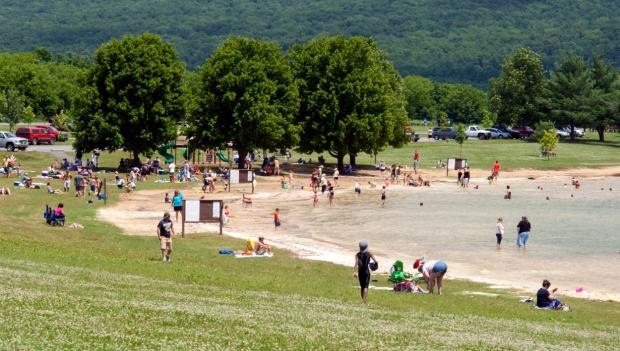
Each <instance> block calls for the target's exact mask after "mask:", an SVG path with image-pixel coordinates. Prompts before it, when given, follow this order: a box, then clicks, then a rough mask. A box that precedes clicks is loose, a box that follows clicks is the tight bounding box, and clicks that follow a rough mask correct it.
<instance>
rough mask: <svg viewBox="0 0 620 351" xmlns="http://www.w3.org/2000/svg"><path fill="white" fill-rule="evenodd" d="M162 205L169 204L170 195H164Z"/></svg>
mask: <svg viewBox="0 0 620 351" xmlns="http://www.w3.org/2000/svg"><path fill="white" fill-rule="evenodd" d="M164 203H165V204H169V203H170V194H168V193H166V195H165V196H164Z"/></svg>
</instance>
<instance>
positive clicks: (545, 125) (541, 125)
mask: <svg viewBox="0 0 620 351" xmlns="http://www.w3.org/2000/svg"><path fill="white" fill-rule="evenodd" d="M547 131H552V132H553V134H554V135H556V132H555V125H554V124H553V122H551V121H540V122H538V123H536V124H535V125H534V133H532V138H533V139H534V140H536V141H538V142H540V139H541V138H542V137H543V135H544V134H545V132H547Z"/></svg>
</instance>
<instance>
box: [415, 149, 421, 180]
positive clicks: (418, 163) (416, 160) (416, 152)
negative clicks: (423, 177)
mask: <svg viewBox="0 0 620 351" xmlns="http://www.w3.org/2000/svg"><path fill="white" fill-rule="evenodd" d="M419 166H420V152H419V151H418V150H415V152H414V153H413V173H414V174H418V167H419Z"/></svg>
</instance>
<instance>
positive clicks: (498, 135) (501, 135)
mask: <svg viewBox="0 0 620 351" xmlns="http://www.w3.org/2000/svg"><path fill="white" fill-rule="evenodd" d="M486 130H488V131H489V132H491V139H510V138H512V135H511V134H510V133H508V132H504V131H502V130H499V129H497V128H487V129H486Z"/></svg>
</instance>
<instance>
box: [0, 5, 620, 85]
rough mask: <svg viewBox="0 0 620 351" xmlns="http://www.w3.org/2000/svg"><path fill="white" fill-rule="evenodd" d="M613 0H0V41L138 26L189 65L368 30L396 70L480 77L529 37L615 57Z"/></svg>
mask: <svg viewBox="0 0 620 351" xmlns="http://www.w3.org/2000/svg"><path fill="white" fill-rule="evenodd" d="M616 9H617V1H615V0H592V1H586V0H548V1H536V0H507V1H493V0H482V1H481V0H462V1H451V0H420V1H385V0H357V1H351V0H330V1H325V0H320V1H298V0H286V1H285V0H262V1H250V0H236V1H228V0H216V1H188V0H180V1H164V0H135V1H133V0H131V1H130V0H109V1H100V0H85V1H79V2H76V1H71V0H48V1H40V0H2V1H0V32H1V33H2V36H1V37H0V50H8V51H24V50H27V51H30V50H33V49H35V48H37V47H47V48H51V49H53V50H55V51H57V52H66V51H77V52H80V53H85V54H91V53H92V51H93V50H94V49H95V48H96V47H97V46H98V45H100V44H101V43H103V42H105V41H106V40H108V39H109V38H111V37H115V36H116V37H118V36H121V35H123V34H127V33H134V34H135V33H142V32H145V31H149V32H154V33H158V34H161V35H163V36H164V37H165V38H166V39H168V40H170V41H172V42H173V43H174V45H175V46H176V47H177V49H178V50H179V51H180V53H181V55H182V57H183V59H184V60H185V61H186V62H187V63H188V64H189V66H190V67H196V66H197V65H199V64H201V63H202V62H203V61H204V59H205V57H206V56H207V55H208V54H210V53H211V52H212V51H213V50H214V49H215V48H216V47H217V46H218V45H219V44H220V43H221V42H222V40H223V39H224V38H225V37H226V36H228V35H230V34H233V35H247V36H252V37H263V38H268V39H272V40H275V41H277V42H279V43H280V44H281V45H282V46H284V47H285V48H287V47H289V46H290V45H292V44H294V43H299V42H304V41H307V40H309V39H310V38H313V37H315V36H317V35H321V34H336V33H345V34H347V35H366V36H374V37H375V38H376V39H377V40H378V41H379V44H380V46H381V47H382V48H383V49H385V50H387V51H388V52H389V55H390V58H391V59H392V60H393V61H394V62H395V64H396V66H397V67H398V69H399V70H400V72H401V74H403V75H408V74H418V75H423V76H427V77H430V78H432V79H434V80H438V81H449V82H464V83H473V84H475V85H478V86H483V85H485V84H486V83H487V80H488V78H489V77H491V76H493V75H495V74H496V73H497V71H498V68H499V64H500V63H501V61H502V59H503V57H504V56H506V55H507V54H508V53H511V52H512V51H514V50H515V49H516V48H517V47H520V46H528V47H531V48H533V49H534V50H536V51H537V52H539V53H541V54H542V55H543V57H544V60H545V63H546V64H547V66H548V67H551V66H552V63H553V62H554V61H555V60H556V59H557V58H558V57H559V55H561V54H562V53H563V52H564V51H576V52H578V53H582V54H585V55H590V54H592V53H600V54H603V55H604V56H605V57H606V58H607V59H608V60H610V61H612V62H614V63H615V64H616V65H617V66H618V65H619V64H620V43H619V42H618V41H617V40H616V38H615V36H616V34H617V33H619V32H620V12H618V11H616Z"/></svg>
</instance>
